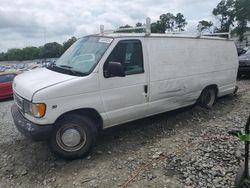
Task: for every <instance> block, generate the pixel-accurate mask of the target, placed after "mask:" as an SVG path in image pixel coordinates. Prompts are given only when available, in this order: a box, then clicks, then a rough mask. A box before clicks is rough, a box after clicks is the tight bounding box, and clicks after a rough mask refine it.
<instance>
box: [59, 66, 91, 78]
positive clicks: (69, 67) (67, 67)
mask: <svg viewBox="0 0 250 188" xmlns="http://www.w3.org/2000/svg"><path fill="white" fill-rule="evenodd" d="M57 67H58V66H57ZM59 67H61V68H66V69H67V70H69V71H70V72H71V73H72V74H73V75H76V76H77V75H80V76H85V75H86V74H85V73H83V72H80V71H76V70H72V68H73V67H71V66H68V65H59Z"/></svg>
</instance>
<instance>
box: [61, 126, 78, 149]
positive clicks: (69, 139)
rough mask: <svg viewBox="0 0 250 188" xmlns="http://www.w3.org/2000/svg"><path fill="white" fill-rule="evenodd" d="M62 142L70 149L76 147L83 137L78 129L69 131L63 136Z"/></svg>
mask: <svg viewBox="0 0 250 188" xmlns="http://www.w3.org/2000/svg"><path fill="white" fill-rule="evenodd" d="M61 138H62V142H63V144H65V145H66V146H68V147H74V146H76V145H77V144H79V143H80V141H81V135H80V133H79V131H78V130H76V129H67V130H66V131H64V132H63V134H62V137H61Z"/></svg>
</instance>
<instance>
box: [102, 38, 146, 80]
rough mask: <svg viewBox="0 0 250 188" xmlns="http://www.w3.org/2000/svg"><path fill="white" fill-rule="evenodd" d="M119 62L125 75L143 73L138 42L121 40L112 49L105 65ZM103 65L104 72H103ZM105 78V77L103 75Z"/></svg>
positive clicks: (141, 55)
mask: <svg viewBox="0 0 250 188" xmlns="http://www.w3.org/2000/svg"><path fill="white" fill-rule="evenodd" d="M111 61H112V62H119V63H121V64H122V65H123V67H124V71H125V75H132V74H140V73H143V72H144V67H143V54H142V45H141V41H140V40H122V41H120V42H119V43H118V44H117V45H116V47H115V48H114V49H113V51H112V52H111V54H110V55H109V57H108V58H107V60H106V62H105V64H107V63H108V62H111ZM105 64H104V72H105V69H106V67H105ZM104 76H105V75H104Z"/></svg>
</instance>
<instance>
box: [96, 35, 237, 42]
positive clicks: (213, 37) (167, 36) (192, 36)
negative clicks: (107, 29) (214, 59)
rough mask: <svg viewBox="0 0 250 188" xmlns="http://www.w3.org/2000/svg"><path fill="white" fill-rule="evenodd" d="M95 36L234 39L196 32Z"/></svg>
mask: <svg viewBox="0 0 250 188" xmlns="http://www.w3.org/2000/svg"><path fill="white" fill-rule="evenodd" d="M93 36H103V37H111V38H123V37H124V38H125V37H149V38H154V37H156V38H194V39H195V38H196V39H213V40H227V41H228V40H229V41H232V39H227V38H222V37H216V36H204V35H203V36H197V35H195V34H192V35H191V34H186V35H185V34H177V33H170V34H168V33H165V34H161V33H151V34H150V35H148V36H147V35H145V33H104V34H96V35H93Z"/></svg>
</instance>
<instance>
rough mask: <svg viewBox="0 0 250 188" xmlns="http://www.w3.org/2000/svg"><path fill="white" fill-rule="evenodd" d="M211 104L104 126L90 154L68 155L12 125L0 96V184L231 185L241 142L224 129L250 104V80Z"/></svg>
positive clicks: (242, 118) (240, 120)
mask: <svg viewBox="0 0 250 188" xmlns="http://www.w3.org/2000/svg"><path fill="white" fill-rule="evenodd" d="M238 85H239V87H240V90H239V93H238V94H237V95H236V96H233V95H230V96H227V97H223V98H220V99H218V101H217V103H216V104H215V106H214V108H213V109H211V110H204V109H202V108H200V107H198V106H192V107H188V108H184V109H180V110H176V111H172V112H168V113H164V114H160V115H157V116H153V117H150V118H145V119H142V120H138V121H134V122H132V123H128V124H125V125H121V126H118V127H114V128H111V129H108V130H106V131H104V132H103V133H102V135H100V138H99V140H98V142H97V146H96V147H95V148H94V150H93V152H92V154H91V155H90V156H88V157H86V158H84V159H80V160H75V161H65V160H62V159H59V158H57V157H56V156H54V155H53V154H51V153H50V151H49V150H48V148H47V146H46V143H44V142H32V141H30V140H28V139H26V138H24V137H23V136H22V135H20V134H19V133H18V132H17V130H16V129H15V127H14V124H13V121H12V118H11V114H10V106H11V105H12V103H13V101H11V100H9V101H2V102H0V118H1V127H0V136H1V140H0V187H25V188H29V187H32V188H33V187H104V188H105V187H107V188H109V187H156V188H158V187H167V188H172V187H173V188H174V187H186V188H191V187H195V188H196V187H233V181H234V177H235V175H236V172H237V170H238V168H239V164H240V162H241V160H242V159H243V157H242V151H243V144H242V143H240V142H239V141H238V140H237V138H234V137H231V136H229V135H228V134H227V131H228V130H231V129H235V128H242V127H243V126H244V123H245V122H246V119H247V116H248V114H249V109H250V105H249V104H250V97H249V96H250V79H248V78H246V79H244V80H240V81H239V82H238Z"/></svg>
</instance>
